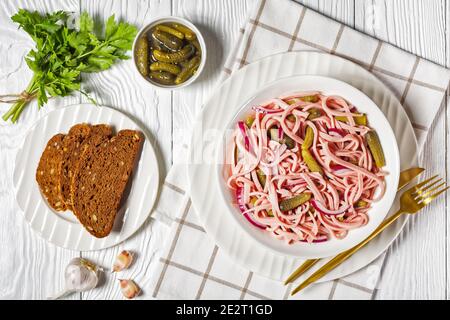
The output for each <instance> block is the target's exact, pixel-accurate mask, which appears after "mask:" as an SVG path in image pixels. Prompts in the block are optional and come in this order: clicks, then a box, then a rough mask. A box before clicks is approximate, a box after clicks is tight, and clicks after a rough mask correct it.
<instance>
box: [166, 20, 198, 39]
mask: <svg viewBox="0 0 450 320" xmlns="http://www.w3.org/2000/svg"><path fill="white" fill-rule="evenodd" d="M170 26H171V27H172V28H173V29H175V30H178V31H180V32H182V33H183V34H184V36H185V38H186V39H187V40H189V41H192V40H194V39H196V38H197V37H196V36H195V33H194V32H192V31H191V29H189V28H188V27H185V26H183V25H182V24H180V23H172V24H171V25H170Z"/></svg>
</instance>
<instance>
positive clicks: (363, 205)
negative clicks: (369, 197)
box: [355, 200, 368, 208]
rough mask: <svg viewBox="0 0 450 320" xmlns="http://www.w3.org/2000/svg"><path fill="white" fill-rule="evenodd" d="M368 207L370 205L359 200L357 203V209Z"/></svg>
mask: <svg viewBox="0 0 450 320" xmlns="http://www.w3.org/2000/svg"><path fill="white" fill-rule="evenodd" d="M367 205H368V203H367V201H364V200H358V201H356V204H355V207H357V208H364V207H367Z"/></svg>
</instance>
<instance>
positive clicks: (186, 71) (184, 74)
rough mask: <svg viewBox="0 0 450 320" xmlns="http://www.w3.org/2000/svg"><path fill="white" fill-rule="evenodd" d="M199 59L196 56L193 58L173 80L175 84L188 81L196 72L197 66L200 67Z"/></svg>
mask: <svg viewBox="0 0 450 320" xmlns="http://www.w3.org/2000/svg"><path fill="white" fill-rule="evenodd" d="M200 62H201V59H200V57H198V56H195V57H193V58H192V59H191V60H190V61H189V62H188V64H187V65H186V66H185V67H184V68H183V70H181V72H180V74H179V75H178V77H177V78H176V79H175V83H176V84H180V83H183V82H185V81H186V80H187V79H189V78H190V77H191V76H192V75H193V74H194V73H195V71H197V68H198V66H199V65H200Z"/></svg>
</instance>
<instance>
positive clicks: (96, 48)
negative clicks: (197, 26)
mask: <svg viewBox="0 0 450 320" xmlns="http://www.w3.org/2000/svg"><path fill="white" fill-rule="evenodd" d="M68 17H69V13H67V12H65V11H56V12H54V13H46V14H40V13H39V12H37V11H34V12H31V11H28V10H25V9H20V10H19V11H18V12H17V13H16V14H15V15H13V16H12V17H11V19H12V21H14V22H16V23H17V24H19V27H20V28H22V29H23V30H24V31H25V32H27V33H28V34H29V35H30V37H31V38H32V39H33V40H34V42H35V45H36V46H35V48H34V49H32V50H30V52H29V53H28V54H27V56H26V57H25V61H26V63H27V65H28V67H29V68H30V69H31V70H32V71H33V73H34V75H33V78H32V79H31V81H30V83H29V85H28V87H27V88H26V89H25V91H24V92H25V93H26V94H25V95H24V98H23V99H21V100H20V101H18V102H16V103H15V104H14V105H13V106H12V107H11V109H10V110H9V111H8V112H6V113H5V114H4V115H3V119H4V120H5V121H7V120H8V119H11V121H12V122H16V121H17V119H18V118H19V116H20V114H21V113H22V111H23V110H24V108H25V106H26V105H27V104H28V103H29V102H30V101H31V100H32V99H35V98H36V99H37V102H38V106H39V108H41V107H42V106H44V105H45V104H46V103H47V101H48V98H49V97H57V96H62V97H64V96H67V95H69V94H71V93H72V92H73V91H79V92H81V93H82V94H83V95H85V96H87V97H88V99H89V100H91V101H93V99H92V98H91V97H89V95H88V94H87V93H86V92H83V91H82V90H81V77H80V74H81V72H99V71H102V70H106V69H109V68H110V67H111V66H112V65H113V64H114V63H115V62H116V60H119V59H120V60H124V59H129V57H128V56H127V55H126V52H127V51H128V50H130V49H131V47H132V43H133V40H134V38H135V36H136V33H137V29H136V27H135V26H133V25H130V24H128V23H126V22H117V21H116V20H115V18H114V15H112V16H111V17H109V18H108V20H107V21H106V24H105V34H104V35H103V36H99V35H96V34H95V33H94V30H95V28H94V20H93V19H92V17H90V16H89V14H88V13H87V12H83V13H82V14H81V15H80V18H79V30H76V29H74V28H70V27H69V26H68V25H67V19H68Z"/></svg>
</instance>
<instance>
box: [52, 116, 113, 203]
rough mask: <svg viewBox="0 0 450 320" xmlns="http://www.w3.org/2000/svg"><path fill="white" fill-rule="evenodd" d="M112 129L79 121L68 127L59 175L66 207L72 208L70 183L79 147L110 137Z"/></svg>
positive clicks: (79, 151)
mask: <svg viewBox="0 0 450 320" xmlns="http://www.w3.org/2000/svg"><path fill="white" fill-rule="evenodd" d="M111 135H112V129H111V127H110V126H108V125H104V124H99V125H95V126H90V125H89V124H87V123H80V124H76V125H74V126H73V127H72V128H70V130H69V133H68V134H67V135H66V137H65V138H64V140H63V161H62V166H61V173H60V175H59V178H60V181H59V185H60V188H61V194H62V198H63V201H64V203H65V205H66V206H67V208H68V209H72V197H71V195H70V192H71V191H70V183H71V179H72V175H73V169H74V167H75V164H76V163H77V161H78V159H79V157H80V154H81V148H82V146H83V145H84V144H85V143H90V144H93V145H97V144H98V143H99V142H100V141H102V140H103V139H104V138H110V137H111Z"/></svg>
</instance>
